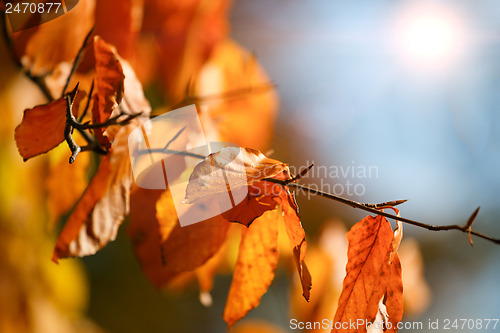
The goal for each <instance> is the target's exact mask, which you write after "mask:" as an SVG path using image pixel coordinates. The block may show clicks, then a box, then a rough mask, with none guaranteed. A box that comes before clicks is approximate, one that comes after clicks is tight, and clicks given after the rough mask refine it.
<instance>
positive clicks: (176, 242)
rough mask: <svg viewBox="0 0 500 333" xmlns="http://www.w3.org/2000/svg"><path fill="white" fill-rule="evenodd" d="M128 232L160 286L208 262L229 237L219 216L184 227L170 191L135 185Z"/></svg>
mask: <svg viewBox="0 0 500 333" xmlns="http://www.w3.org/2000/svg"><path fill="white" fill-rule="evenodd" d="M130 200H131V209H130V220H131V222H130V226H129V230H128V234H129V236H130V238H131V239H132V242H133V244H134V250H135V253H136V256H137V258H138V259H139V261H140V263H141V267H142V269H143V271H144V273H145V274H146V276H147V277H148V278H149V280H150V281H151V282H152V283H153V284H154V285H155V286H156V287H158V288H160V287H163V286H164V285H165V284H166V283H168V282H169V281H171V280H172V279H173V278H175V277H177V276H178V275H179V274H181V273H184V272H190V271H193V270H194V269H196V268H198V267H200V266H201V265H203V264H205V263H206V262H207V260H209V259H210V258H211V257H213V256H214V255H215V253H217V251H218V250H219V248H220V247H221V245H222V244H223V243H224V240H225V238H226V233H227V229H228V228H229V225H230V224H229V222H227V221H226V220H224V219H223V218H221V217H220V216H216V217H213V218H211V219H209V220H205V221H203V222H199V223H196V224H192V225H189V226H185V227H181V226H180V225H179V222H178V219H177V213H176V211H175V208H174V203H173V199H172V196H171V195H170V192H169V191H168V190H167V191H163V190H145V189H141V188H135V189H134V190H133V192H132V195H131V199H130Z"/></svg>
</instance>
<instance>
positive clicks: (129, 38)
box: [95, 0, 144, 60]
mask: <svg viewBox="0 0 500 333" xmlns="http://www.w3.org/2000/svg"><path fill="white" fill-rule="evenodd" d="M143 6H144V1H143V0H106V1H100V2H99V6H96V10H95V16H96V26H95V34H96V35H99V36H101V37H102V38H103V39H104V40H106V41H107V42H108V43H110V44H112V45H114V46H115V47H116V49H117V50H118V53H119V54H120V56H122V57H124V58H125V59H127V60H133V59H132V58H133V57H134V55H135V52H136V51H137V49H136V47H135V41H136V38H137V35H138V33H139V31H140V29H141V24H142V19H143V10H144V9H143Z"/></svg>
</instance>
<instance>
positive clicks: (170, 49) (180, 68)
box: [138, 0, 230, 102]
mask: <svg viewBox="0 0 500 333" xmlns="http://www.w3.org/2000/svg"><path fill="white" fill-rule="evenodd" d="M229 3H230V1H228V0H220V1H202V0H192V1H176V0H148V1H145V3H144V20H143V32H144V33H150V34H153V35H154V36H155V38H156V44H157V45H158V47H159V52H158V57H159V58H160V61H158V63H159V65H160V68H159V69H158V74H159V75H158V78H159V79H160V80H161V82H162V84H163V87H164V91H165V97H166V98H167V99H168V100H170V101H174V102H177V101H180V100H182V98H183V97H184V93H185V90H186V86H187V85H188V83H189V82H190V81H191V80H194V79H195V78H196V77H197V76H198V73H199V71H200V68H201V67H202V66H203V64H204V63H205V62H206V60H207V59H208V58H209V56H210V54H211V52H212V50H213V48H214V46H215V45H217V43H219V42H220V41H221V40H223V39H224V38H225V37H226V36H227V34H228V31H229V24H228V18H227V13H228V10H229ZM146 61H150V59H149V58H146V59H139V60H138V64H139V63H141V62H146Z"/></svg>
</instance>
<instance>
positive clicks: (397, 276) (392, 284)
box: [385, 252, 403, 332]
mask: <svg viewBox="0 0 500 333" xmlns="http://www.w3.org/2000/svg"><path fill="white" fill-rule="evenodd" d="M401 273H402V271H401V261H400V260H399V255H398V253H397V252H396V254H395V255H394V259H393V260H392V263H391V271H390V280H389V285H388V286H387V294H386V302H385V306H386V310H387V315H388V317H389V318H388V320H389V322H390V323H391V324H392V325H391V328H392V329H389V330H388V331H389V332H397V325H398V323H399V322H400V321H401V319H403V280H402V274H401Z"/></svg>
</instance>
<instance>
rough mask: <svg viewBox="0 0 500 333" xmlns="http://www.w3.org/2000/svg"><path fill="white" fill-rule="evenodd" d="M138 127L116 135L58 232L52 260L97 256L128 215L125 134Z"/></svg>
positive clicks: (129, 182) (129, 174) (129, 178)
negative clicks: (110, 147)
mask: <svg viewBox="0 0 500 333" xmlns="http://www.w3.org/2000/svg"><path fill="white" fill-rule="evenodd" d="M136 125H137V124H134V123H132V124H129V125H127V126H125V127H123V128H122V130H121V131H120V132H119V133H118V135H117V137H116V140H115V142H114V144H113V147H112V149H111V152H110V153H109V154H108V155H106V156H104V157H103V158H102V160H101V164H100V165H99V169H98V170H97V173H96V175H95V176H94V178H92V181H91V182H90V184H89V186H88V187H87V189H86V190H85V192H84V193H83V196H82V197H81V199H80V201H79V202H78V203H77V205H76V207H75V209H74V211H73V212H72V213H71V215H70V217H69V219H68V221H67V222H66V225H65V226H64V228H63V230H62V231H61V233H60V235H59V237H58V239H57V243H56V248H55V249H54V255H53V258H52V260H54V261H55V262H57V261H58V259H60V258H66V257H74V256H78V257H82V256H86V255H90V254H94V253H96V252H97V251H98V250H99V249H101V248H102V247H103V246H104V245H106V244H107V243H108V242H109V241H112V240H114V239H115V238H116V234H117V232H118V227H119V226H120V224H121V222H122V221H123V219H124V218H125V216H126V214H127V213H128V211H129V193H130V188H131V186H132V170H131V167H130V161H129V155H128V134H129V133H130V131H131V130H132V129H133V128H134V127H135V126H136Z"/></svg>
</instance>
